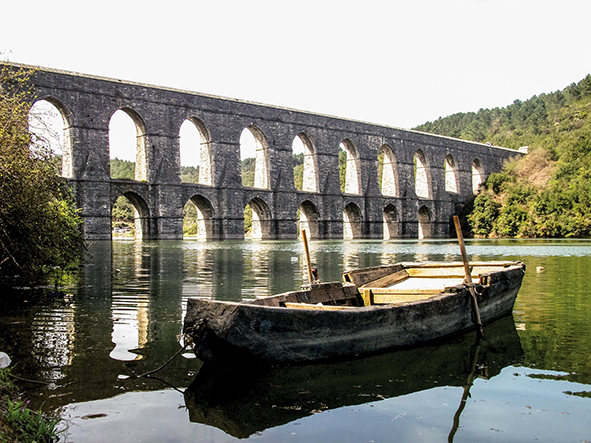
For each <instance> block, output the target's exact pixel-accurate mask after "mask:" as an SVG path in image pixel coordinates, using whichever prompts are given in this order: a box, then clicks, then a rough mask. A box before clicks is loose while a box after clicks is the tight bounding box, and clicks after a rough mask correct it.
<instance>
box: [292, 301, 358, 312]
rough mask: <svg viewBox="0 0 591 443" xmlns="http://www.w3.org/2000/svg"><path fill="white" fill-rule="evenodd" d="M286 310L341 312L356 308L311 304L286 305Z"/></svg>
mask: <svg viewBox="0 0 591 443" xmlns="http://www.w3.org/2000/svg"><path fill="white" fill-rule="evenodd" d="M285 307H286V308H293V309H313V310H318V311H340V310H342V309H352V308H355V306H345V305H340V306H335V305H320V304H316V305H314V304H311V303H289V302H286V303H285Z"/></svg>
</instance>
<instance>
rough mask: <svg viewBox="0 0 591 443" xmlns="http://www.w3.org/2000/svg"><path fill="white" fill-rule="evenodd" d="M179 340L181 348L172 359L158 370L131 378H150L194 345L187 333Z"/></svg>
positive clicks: (179, 337)
mask: <svg viewBox="0 0 591 443" xmlns="http://www.w3.org/2000/svg"><path fill="white" fill-rule="evenodd" d="M177 338H178V343H179V344H180V345H181V348H180V349H179V350H178V351H177V352H176V353H175V354H174V355H173V356H172V357H170V358H169V359H168V360H166V362H164V363H163V364H161V365H160V366H158V367H157V368H156V369H153V370H152V371H147V372H144V373H142V374H139V375H135V374H133V375H131V376H130V377H129V378H142V377H148V376H150V375H152V374H154V373H156V372H158V371H160V370H162V369H164V368H165V367H166V366H167V365H168V364H169V363H170V362H172V361H173V360H174V359H175V358H177V357H178V356H179V355H181V353H182V352H183V351H185V349H187V348H188V347H189V346H191V345H192V344H193V338H192V337H191V336H188V335H187V333H184V334H181V335H180V336H178V337H177ZM181 343H182V344H181Z"/></svg>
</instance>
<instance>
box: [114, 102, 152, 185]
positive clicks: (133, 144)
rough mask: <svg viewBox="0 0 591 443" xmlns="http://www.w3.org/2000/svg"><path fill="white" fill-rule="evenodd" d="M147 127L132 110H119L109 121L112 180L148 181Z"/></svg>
mask: <svg viewBox="0 0 591 443" xmlns="http://www.w3.org/2000/svg"><path fill="white" fill-rule="evenodd" d="M145 133H146V131H145V126H144V124H143V122H142V120H141V118H140V117H139V115H138V114H136V113H135V112H134V111H133V110H131V109H119V110H117V111H115V112H114V113H113V115H112V116H111V119H110V120H109V159H110V161H111V178H116V179H117V178H118V179H128V180H137V181H142V180H147V179H148V159H147V153H146V150H145V140H144V139H145Z"/></svg>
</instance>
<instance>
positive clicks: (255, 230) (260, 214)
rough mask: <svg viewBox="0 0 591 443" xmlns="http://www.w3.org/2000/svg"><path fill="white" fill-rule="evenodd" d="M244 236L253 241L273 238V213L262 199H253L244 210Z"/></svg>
mask: <svg viewBox="0 0 591 443" xmlns="http://www.w3.org/2000/svg"><path fill="white" fill-rule="evenodd" d="M248 215H249V216H250V217H249V218H250V222H249V220H248V218H247V216H248ZM244 236H245V237H247V238H251V239H253V240H262V239H267V238H271V211H270V210H269V206H267V204H266V203H265V202H264V201H263V200H261V199H260V198H253V199H252V200H251V201H249V202H248V205H246V208H245V209H244Z"/></svg>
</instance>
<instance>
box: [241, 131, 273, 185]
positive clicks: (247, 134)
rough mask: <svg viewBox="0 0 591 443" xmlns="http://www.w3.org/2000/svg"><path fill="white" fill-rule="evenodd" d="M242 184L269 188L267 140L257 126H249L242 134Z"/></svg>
mask: <svg viewBox="0 0 591 443" xmlns="http://www.w3.org/2000/svg"><path fill="white" fill-rule="evenodd" d="M240 160H241V162H242V186H248V187H254V188H260V189H269V160H268V158H267V141H266V139H265V136H264V135H263V133H262V132H261V130H260V129H259V128H257V127H256V126H253V125H251V126H248V127H247V128H244V129H243V130H242V134H241V135H240Z"/></svg>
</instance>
